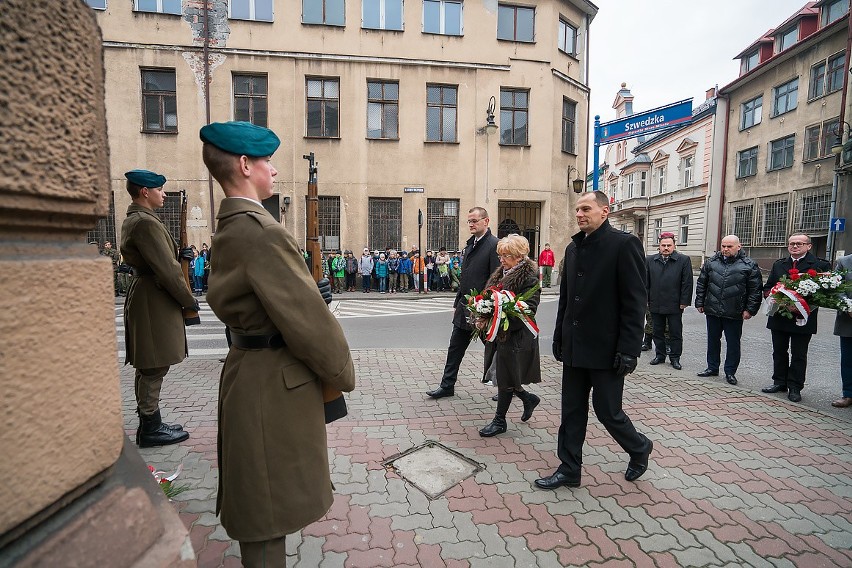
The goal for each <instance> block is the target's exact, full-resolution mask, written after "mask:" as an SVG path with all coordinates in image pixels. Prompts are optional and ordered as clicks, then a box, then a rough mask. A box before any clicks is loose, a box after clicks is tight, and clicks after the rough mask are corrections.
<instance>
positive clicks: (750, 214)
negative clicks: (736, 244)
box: [731, 203, 754, 247]
mask: <svg viewBox="0 0 852 568" xmlns="http://www.w3.org/2000/svg"><path fill="white" fill-rule="evenodd" d="M731 218H732V222H731V234H732V235H736V236H737V237H739V239H740V244H742V245H743V246H745V247H749V246H751V244H752V240H753V238H754V204H753V203H745V204H742V205H734V206H733V207H732V214H731Z"/></svg>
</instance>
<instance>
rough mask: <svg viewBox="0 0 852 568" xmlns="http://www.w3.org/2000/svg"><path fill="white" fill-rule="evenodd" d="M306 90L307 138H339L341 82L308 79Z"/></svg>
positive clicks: (337, 80) (336, 80)
mask: <svg viewBox="0 0 852 568" xmlns="http://www.w3.org/2000/svg"><path fill="white" fill-rule="evenodd" d="M306 90H307V136H308V137H309V138H339V137H340V80H339V79H320V78H313V79H307V80H306Z"/></svg>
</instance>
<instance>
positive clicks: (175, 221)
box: [157, 191, 183, 243]
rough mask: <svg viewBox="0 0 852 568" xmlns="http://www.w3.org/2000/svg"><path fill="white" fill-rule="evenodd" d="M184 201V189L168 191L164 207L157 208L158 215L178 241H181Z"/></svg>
mask: <svg viewBox="0 0 852 568" xmlns="http://www.w3.org/2000/svg"><path fill="white" fill-rule="evenodd" d="M182 202H183V192H182V191H167V192H166V199H165V201H164V203H163V208H162V209H159V210H157V215H158V216H159V217H160V220H161V221H162V222H163V224H164V225H165V226H166V229H168V230H169V234H170V235H171V236H172V238H173V239H174V240H175V242H176V243H179V242H180V206H181V203H182Z"/></svg>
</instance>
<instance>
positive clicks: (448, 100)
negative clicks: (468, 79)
mask: <svg viewBox="0 0 852 568" xmlns="http://www.w3.org/2000/svg"><path fill="white" fill-rule="evenodd" d="M457 105H458V87H457V86H456V85H426V141H427V142H455V141H456V115H457V114H458V113H457V111H458V108H457Z"/></svg>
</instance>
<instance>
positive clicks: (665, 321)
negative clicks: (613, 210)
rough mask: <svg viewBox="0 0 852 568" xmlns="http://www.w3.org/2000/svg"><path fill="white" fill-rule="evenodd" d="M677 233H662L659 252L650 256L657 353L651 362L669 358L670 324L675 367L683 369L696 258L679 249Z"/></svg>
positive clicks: (650, 298) (650, 302)
mask: <svg viewBox="0 0 852 568" xmlns="http://www.w3.org/2000/svg"><path fill="white" fill-rule="evenodd" d="M674 239H675V236H674V233H662V234H660V242H659V245H658V246H659V251H660V252H659V253H657V254H653V255H651V256H649V257H648V260H647V270H648V275H647V276H648V310H649V311H650V312H651V323H652V325H653V330H654V332H653V334H654V347H655V348H656V356H655V357H654V358H653V359H651V365H659V364H660V363H663V362H665V360H666V336H665V333H666V327H668V330H669V341H668V344H669V348H670V351H669V357H670V358H671V362H672V367H674V368H675V369H678V370H680V369H682V368H683V366H681V364H680V356H681V354H682V353H683V310H684V309H686V307H687V306H689V305H690V304H691V303H692V262H691V261H690V260H689V257H688V256H686V255H683V254H681V253H679V252H677V250H676V247H675V242H674Z"/></svg>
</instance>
